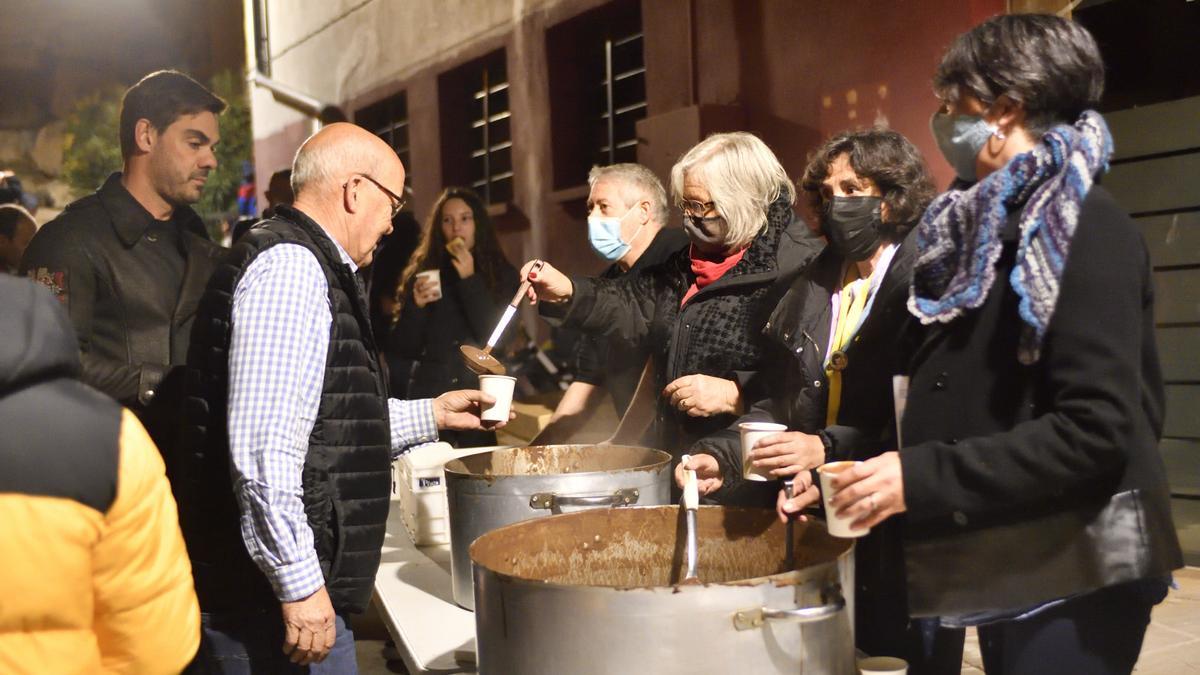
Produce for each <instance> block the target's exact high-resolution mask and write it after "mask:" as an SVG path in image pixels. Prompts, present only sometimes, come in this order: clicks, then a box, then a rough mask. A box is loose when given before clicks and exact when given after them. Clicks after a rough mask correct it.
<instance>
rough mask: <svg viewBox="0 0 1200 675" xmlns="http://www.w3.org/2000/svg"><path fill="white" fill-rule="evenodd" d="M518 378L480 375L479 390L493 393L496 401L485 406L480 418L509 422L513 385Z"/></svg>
mask: <svg viewBox="0 0 1200 675" xmlns="http://www.w3.org/2000/svg"><path fill="white" fill-rule="evenodd" d="M516 384H517V378H515V377H509V376H508V375H480V376H479V390H480V391H482V392H484V393H485V394H491V395H492V396H493V397H495V399H496V402H495V403H493V404H492V405H490V406H485V407H484V408H483V413H482V414H481V415H480V416H479V419H481V420H483V421H485V422H507V421H508V412H509V410H511V409H512V398H513V387H514V386H515V385H516Z"/></svg>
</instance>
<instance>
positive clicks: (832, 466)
mask: <svg viewBox="0 0 1200 675" xmlns="http://www.w3.org/2000/svg"><path fill="white" fill-rule="evenodd" d="M855 464H858V462H829V463H828V464H822V465H821V466H819V467H817V474H818V475H819V476H820V477H821V503H822V504H824V505H825V524H826V525H827V526H828V527H829V534H832V535H833V536H835V537H845V538H853V537H861V536H863V535H864V534H866V533H868V532H870V531H871V529H870V528H867V527H864V528H862V529H854V528H852V527H850V523H853V522H854V520H855V519H854V518H841V517H839V516H838V515H837V514H836V513H834V512H833V507H832V506H830V505H829V500H831V499H833V495H834V489H833V486H832V485H830V484H829V482H830V481H831V480H832V479H833V477H834V476H836V475H838V474H839V473H841V472H842V471H845V470H846V469H849V468H850V467H852V466H854V465H855Z"/></svg>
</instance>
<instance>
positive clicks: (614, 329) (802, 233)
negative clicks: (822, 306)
mask: <svg viewBox="0 0 1200 675" xmlns="http://www.w3.org/2000/svg"><path fill="white" fill-rule="evenodd" d="M670 182H671V192H672V194H673V196H674V198H675V204H676V206H678V208H679V209H680V210H681V211H682V213H683V229H684V231H685V232H686V233H687V235H688V239H689V240H690V241H691V245H690V246H689V247H688V248H686V249H682V250H680V251H679V252H678V253H677V254H675V255H674V256H672V257H671V258H669V259H668V260H667V261H666V262H664V263H663V264H661V265H658V266H655V267H652V268H648V269H646V270H642V271H639V272H638V273H636V274H630V275H626V276H625V277H622V278H620V279H589V278H582V277H577V278H570V279H568V278H567V277H566V276H565V275H564V274H562V273H561V272H559V271H558V270H556V269H554V268H553V267H552V266H551V265H549V264H547V265H546V266H545V267H544V268H543V269H542V271H540V272H538V273H537V274H536V276H531V277H530V280H531V281H532V282H533V289H531V293H530V297H531V299H534V298H537V299H541V300H543V301H544V302H542V304H541V306H540V312H541V313H542V315H543V316H546V317H547V318H550V319H552V320H553V321H555V322H560V323H562V324H563V325H566V326H569V327H573V328H579V329H581V330H583V331H585V332H590V333H596V334H602V335H606V336H609V337H617V338H620V339H623V340H625V341H627V342H628V343H629V344H630V345H631V346H634V347H644V348H646V349H648V350H649V351H650V352H651V354H652V356H653V357H654V359H655V364H656V371H655V376H656V379H657V386H658V389H659V390H660V391H661V396H660V397H659V403H658V406H657V411H656V419H655V425H654V427H653V428H652V438H653V441H652V442H654V443H655V444H656V445H657V446H658V447H661V448H663V449H665V450H669V451H671V452H672V453H674V454H675V455H677V456H678V455H679V454H680V453H681V452H682V451H684V450H685V449H686V448H688V447H689V446H690V445H691V444H692V443H693V442H695V441H696V440H697V439H699V438H702V437H704V436H706V435H708V434H710V433H713V432H715V431H717V430H718V429H722V428H725V427H726V426H728V425H729V424H731V423H732V422H733V421H734V420H736V419H737V416H738V415H739V414H740V413H741V412H742V407H743V401H750V400H755V399H754V396H756V395H757V391H758V390H759V389H760V388H762V387H764V386H765V384H764V378H762V377H760V373H759V372H758V371H759V367H760V361H761V358H762V354H763V344H762V337H761V330H762V327H763V324H764V322H765V321H766V318H767V315H768V314H769V313H770V311H771V309H772V308H773V307H774V305H775V302H776V301H777V300H778V298H779V293H780V292H781V291H782V290H783V289H784V288H786V283H779V282H781V281H785V280H790V279H791V278H793V277H794V276H795V274H796V273H797V272H798V271H800V270H801V269H803V268H804V266H806V265H807V264H808V263H809V261H811V260H812V259H813V258H814V257H815V256H816V254H817V252H819V251H820V249H821V243H820V240H818V239H817V238H816V236H815V235H814V234H813V233H812V232H811V231H810V230H809V228H808V227H807V226H806V225H805V224H804V222H803V221H802V220H800V218H798V217H797V216H796V214H795V212H794V211H793V210H792V203H793V201H795V196H796V192H795V187H794V186H793V185H792V182H791V180H790V179H789V178H788V176H787V173H786V172H785V171H784V169H783V166H782V165H780V163H779V160H778V159H776V157H775V154H774V153H773V152H771V149H770V148H768V147H767V145H766V144H765V143H763V142H762V141H761V140H760V139H758V138H757V137H756V136H754V135H752V134H748V133H744V132H735V133H723V134H714V135H712V136H709V137H708V138H706V139H704V140H703V141H701V142H700V143H699V144H697V145H696V146H695V147H693V148H692V149H691V150H689V151H688V152H687V153H686V154H684V156H683V157H682V158H681V159H680V160H679V161H678V162H677V163H676V164H675V166H674V167H673V168H672V170H671V181H670ZM526 267H527V268H528V267H529V265H528V264H527V265H526ZM526 271H527V270H526Z"/></svg>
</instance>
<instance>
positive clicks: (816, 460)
mask: <svg viewBox="0 0 1200 675" xmlns="http://www.w3.org/2000/svg"><path fill="white" fill-rule="evenodd" d="M750 460H751V462H753V464H754V468H756V469H770V473H771V475H772V476H774V477H775V478H787V477H788V476H794V475H796V474H798V473H800V472H801V471H808V470H810V469H815V468H817V467H818V466H820V465H822V464H824V463H825V444H824V443H822V442H821V438H820V437H819V436H814V435H812V434H804V433H800V432H799V431H785V432H783V433H778V434H772V435H770V436H767V437H765V438H763V439H762V440H760V441H759V442H758V443H757V444H756V445H755V446H754V449H753V450H751V451H750Z"/></svg>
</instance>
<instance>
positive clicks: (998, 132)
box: [992, 127, 1008, 141]
mask: <svg viewBox="0 0 1200 675" xmlns="http://www.w3.org/2000/svg"><path fill="white" fill-rule="evenodd" d="M992 135H993V136H995V137H996V140H1000V141H1002V140H1004V139H1005V138H1008V137H1007V136H1005V135H1004V132H1003V131H1001V130H1000V127H996V130H995V131H993V132H992Z"/></svg>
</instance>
